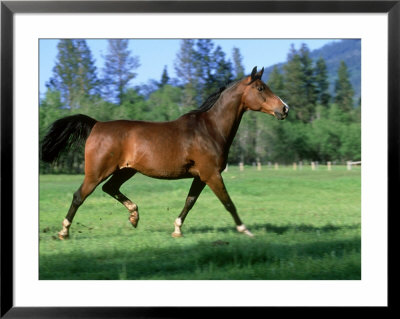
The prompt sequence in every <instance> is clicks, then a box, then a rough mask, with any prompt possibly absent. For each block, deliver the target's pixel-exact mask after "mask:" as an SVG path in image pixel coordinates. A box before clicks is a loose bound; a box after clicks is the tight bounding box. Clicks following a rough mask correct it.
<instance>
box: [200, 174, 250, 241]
mask: <svg viewBox="0 0 400 319" xmlns="http://www.w3.org/2000/svg"><path fill="white" fill-rule="evenodd" d="M207 185H208V186H209V187H210V188H211V190H212V191H213V192H214V194H215V195H216V196H217V197H218V199H219V200H220V201H221V202H222V204H223V205H224V206H225V208H226V210H227V211H229V212H230V213H231V215H232V217H233V220H234V221H235V223H236V229H237V230H238V231H239V232H240V233H244V234H246V235H248V236H250V237H253V234H252V233H251V232H250V231H249V230H248V229H247V228H246V226H245V225H244V224H243V223H242V221H241V220H240V218H239V215H238V213H237V211H236V207H235V205H234V204H233V202H232V200H231V198H230V197H229V194H228V192H227V190H226V188H225V185H224V181H223V179H222V176H221V175H220V174H216V175H213V176H212V177H211V178H210V179H208V180H207Z"/></svg>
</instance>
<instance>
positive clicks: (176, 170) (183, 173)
mask: <svg viewBox="0 0 400 319" xmlns="http://www.w3.org/2000/svg"><path fill="white" fill-rule="evenodd" d="M136 169H137V170H138V171H139V172H140V173H142V174H144V175H146V176H149V177H153V178H160V179H180V178H188V177H191V176H192V175H191V174H190V173H189V170H188V169H187V168H186V167H157V166H155V167H152V165H146V166H143V167H140V166H139V167H137V168H136Z"/></svg>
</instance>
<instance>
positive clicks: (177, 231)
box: [174, 218, 182, 235]
mask: <svg viewBox="0 0 400 319" xmlns="http://www.w3.org/2000/svg"><path fill="white" fill-rule="evenodd" d="M174 226H175V231H174V234H175V235H178V234H179V235H181V234H182V233H181V226H182V219H180V218H177V219H175V222H174Z"/></svg>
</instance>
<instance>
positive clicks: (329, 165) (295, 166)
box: [225, 161, 361, 172]
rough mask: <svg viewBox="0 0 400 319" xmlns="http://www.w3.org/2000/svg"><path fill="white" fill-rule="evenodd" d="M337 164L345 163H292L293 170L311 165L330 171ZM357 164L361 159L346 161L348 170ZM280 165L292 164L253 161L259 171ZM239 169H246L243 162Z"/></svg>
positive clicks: (312, 167)
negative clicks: (263, 163)
mask: <svg viewBox="0 0 400 319" xmlns="http://www.w3.org/2000/svg"><path fill="white" fill-rule="evenodd" d="M335 165H343V163H339V164H338V163H336V162H334V163H332V162H326V163H325V164H320V163H319V162H317V161H315V162H310V163H303V162H294V163H293V164H292V167H293V170H294V171H297V170H302V169H303V168H304V167H311V170H313V171H316V170H318V169H327V170H328V171H331V170H332V168H333V167H334V166H335ZM355 165H360V166H361V161H347V162H346V168H347V170H348V171H351V170H352V167H353V166H355ZM280 166H284V167H289V166H290V165H280V164H279V163H276V162H275V163H272V162H268V163H267V164H266V165H262V164H261V162H257V163H253V165H252V169H257V170H258V171H261V170H262V169H263V167H264V168H266V169H274V170H279V167H280ZM228 170H229V168H228V165H226V168H225V172H227V171H228ZM239 170H240V171H244V170H245V165H244V164H243V163H239Z"/></svg>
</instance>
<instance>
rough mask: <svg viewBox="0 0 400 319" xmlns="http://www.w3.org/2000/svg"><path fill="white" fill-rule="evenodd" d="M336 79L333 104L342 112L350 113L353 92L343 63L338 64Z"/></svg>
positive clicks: (352, 103)
mask: <svg viewBox="0 0 400 319" xmlns="http://www.w3.org/2000/svg"><path fill="white" fill-rule="evenodd" d="M337 76H338V79H337V80H336V83H335V103H336V104H337V105H338V106H339V108H340V109H341V110H342V111H344V112H350V111H351V110H352V109H353V105H354V102H353V97H354V90H353V87H352V85H351V83H350V80H349V72H348V70H347V65H346V63H344V61H341V62H340V66H339V69H338V73H337Z"/></svg>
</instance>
